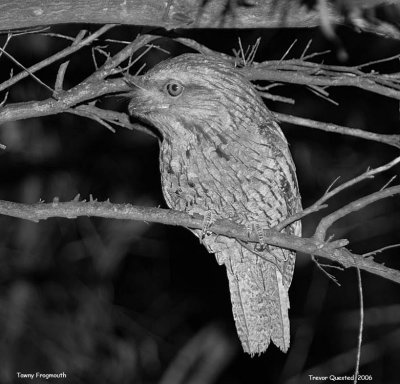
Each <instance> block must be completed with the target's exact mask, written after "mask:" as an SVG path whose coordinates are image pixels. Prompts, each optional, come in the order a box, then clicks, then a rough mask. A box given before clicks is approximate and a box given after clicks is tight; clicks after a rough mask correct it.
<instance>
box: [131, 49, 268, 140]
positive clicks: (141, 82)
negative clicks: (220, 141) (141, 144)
mask: <svg viewBox="0 0 400 384" xmlns="http://www.w3.org/2000/svg"><path fill="white" fill-rule="evenodd" d="M128 96H129V97H130V98H131V101H130V103H129V107H128V110H129V113H130V115H132V116H136V117H138V118H140V119H142V120H144V121H146V122H148V123H150V124H152V125H154V126H155V127H156V128H157V129H159V130H160V132H161V133H162V135H163V136H164V138H167V139H170V140H174V139H179V140H185V138H187V139H195V140H196V141H197V142H199V140H204V138H206V139H207V138H209V137H210V136H211V137H212V136H215V134H216V133H220V134H224V133H226V132H227V130H232V129H233V130H235V129H236V128H237V127H238V126H239V124H240V126H241V127H242V129H243V127H246V126H249V124H248V123H249V122H250V121H252V122H255V121H257V120H262V119H265V116H264V115H265V112H266V109H265V106H264V104H263V102H262V100H261V99H260V97H259V96H258V95H257V93H256V91H255V90H254V88H253V87H252V85H251V83H250V82H249V81H248V80H247V79H245V78H244V77H243V75H242V74H241V73H240V72H239V71H238V70H237V69H236V68H235V67H234V65H233V64H231V63H229V62H227V61H223V60H220V59H216V58H214V57H211V56H206V55H202V54H184V55H181V56H178V57H175V58H173V59H169V60H166V61H163V62H161V63H160V64H158V65H156V66H155V67H154V68H152V69H151V70H149V71H148V72H147V73H146V74H145V75H143V76H141V77H140V78H138V79H137V80H136V79H135V80H134V81H133V83H132V91H131V92H129V94H128ZM246 120H248V121H246ZM189 136H190V137H189Z"/></svg>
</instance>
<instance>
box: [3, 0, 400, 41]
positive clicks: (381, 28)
mask: <svg viewBox="0 0 400 384" xmlns="http://www.w3.org/2000/svg"><path fill="white" fill-rule="evenodd" d="M304 3H306V2H304V1H301V0H282V1H276V0H263V1H253V2H249V4H251V6H240V2H234V1H232V0H208V1H206V2H205V1H203V0H190V1H188V0H168V1H159V0H129V1H126V0H125V1H120V0H85V1H83V0H61V1H50V2H49V1H44V0H24V1H12V0H0V9H1V12H0V25H1V28H2V29H3V30H7V29H15V28H26V27H31V26H37V25H49V24H64V23H100V24H107V23H116V24H129V25H148V26H155V27H163V28H166V29H171V28H282V27H289V28H309V27H316V26H318V25H320V24H321V23H322V21H321V20H322V19H323V20H324V24H325V25H326V24H332V25H334V24H342V23H344V22H345V21H346V22H350V24H352V25H355V26H356V27H357V28H358V29H361V30H365V31H369V32H373V33H378V34H382V35H386V36H391V37H394V38H399V37H400V34H399V32H398V30H397V29H396V28H394V27H393V26H391V25H390V24H388V23H385V22H384V21H382V22H380V23H378V22H376V21H374V22H371V21H369V20H368V19H366V18H363V16H362V13H363V11H367V10H368V9H373V8H374V7H375V6H377V5H385V4H386V3H387V4H391V0H374V1H372V0H370V1H368V4H364V5H360V4H359V3H360V2H359V1H358V3H357V2H356V1H355V0H354V1H351V0H346V6H347V7H348V9H349V12H347V14H346V15H344V14H343V13H342V12H341V9H340V7H339V6H334V4H335V2H334V1H333V2H332V3H331V4H328V3H327V4H328V6H327V7H326V8H324V10H320V9H319V8H318V6H314V7H310V6H308V5H304ZM316 3H317V4H318V2H316ZM350 10H351V11H350ZM345 19H346V20H345Z"/></svg>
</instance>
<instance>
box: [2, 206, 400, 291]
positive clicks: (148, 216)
mask: <svg viewBox="0 0 400 384" xmlns="http://www.w3.org/2000/svg"><path fill="white" fill-rule="evenodd" d="M0 214H3V215H7V216H12V217H18V218H21V219H27V220H31V221H36V222H37V221H40V220H45V219H48V218H51V217H65V218H69V219H72V218H76V217H78V216H96V217H107V218H114V219H128V220H141V221H146V222H153V223H162V224H168V225H179V226H183V227H188V228H193V229H195V228H197V229H201V228H202V227H203V225H204V218H203V217H202V216H200V215H194V216H191V215H189V214H187V213H184V212H179V211H173V210H168V209H161V208H147V207H136V206H133V205H130V204H111V203H110V202H97V201H93V200H91V201H89V202H84V201H78V199H77V198H76V199H75V200H74V201H71V202H66V203H60V202H58V201H55V202H53V203H37V204H21V203H13V202H9V201H2V200H0ZM209 230H210V231H211V232H213V233H216V234H221V235H225V236H228V237H234V238H237V239H240V240H243V241H248V242H255V243H256V242H258V241H259V237H258V234H257V233H256V232H254V233H250V234H249V233H248V228H246V227H244V226H242V225H238V224H236V223H233V222H231V221H228V220H217V221H216V222H215V223H214V224H213V225H212V226H211V227H210V228H209ZM264 232H265V241H266V243H267V244H270V245H274V246H277V247H281V248H287V249H293V250H295V251H298V252H303V253H307V254H310V255H315V256H320V257H324V258H326V259H329V260H333V261H335V262H338V263H339V264H341V265H342V266H344V267H345V268H348V267H358V268H360V269H363V270H365V271H368V272H370V273H373V274H375V275H378V276H381V277H383V278H385V279H388V280H392V281H394V282H397V283H400V272H399V271H396V270H393V269H391V268H388V267H385V266H384V265H381V264H378V263H375V262H374V261H373V259H372V258H364V257H363V256H361V255H356V254H353V253H351V252H350V251H349V250H347V249H346V248H344V247H338V244H343V243H345V242H344V241H342V242H340V241H339V242H334V243H321V242H319V241H317V240H316V239H314V238H301V237H297V236H293V235H288V234H285V233H281V232H278V231H276V230H272V229H269V230H265V231H264Z"/></svg>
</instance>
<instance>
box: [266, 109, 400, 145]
mask: <svg viewBox="0 0 400 384" xmlns="http://www.w3.org/2000/svg"><path fill="white" fill-rule="evenodd" d="M273 115H274V117H275V118H276V119H277V120H278V121H281V122H283V123H289V124H294V125H301V126H303V127H308V128H314V129H320V130H322V131H326V132H334V133H340V134H342V135H349V136H354V137H359V138H362V139H366V140H371V141H377V142H380V143H384V144H388V145H391V146H393V147H396V148H400V135H387V134H379V133H374V132H367V131H363V130H361V129H357V128H350V127H345V126H342V125H337V124H332V123H325V122H322V121H317V120H311V119H306V118H304V117H299V116H293V115H287V114H283V113H278V112H273Z"/></svg>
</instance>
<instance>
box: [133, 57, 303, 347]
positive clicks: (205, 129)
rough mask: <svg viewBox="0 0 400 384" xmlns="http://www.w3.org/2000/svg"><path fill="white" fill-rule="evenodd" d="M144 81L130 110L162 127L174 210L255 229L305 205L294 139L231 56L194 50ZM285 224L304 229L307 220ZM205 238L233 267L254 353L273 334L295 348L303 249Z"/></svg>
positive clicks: (241, 325)
mask: <svg viewBox="0 0 400 384" xmlns="http://www.w3.org/2000/svg"><path fill="white" fill-rule="evenodd" d="M134 83H135V84H134V85H133V84H132V91H131V92H130V93H129V95H130V97H131V101H130V103H129V107H128V110H129V113H130V114H131V115H133V116H136V117H138V118H140V119H142V120H143V121H145V122H147V123H150V124H151V125H153V126H154V127H156V128H157V129H158V130H159V131H160V132H161V134H162V141H161V142H160V168H161V180H162V189H163V194H164V197H165V200H166V202H167V204H168V206H169V207H170V208H173V209H176V210H179V211H185V212H188V213H199V214H201V215H203V216H205V217H206V216H208V215H210V214H211V215H212V217H213V218H214V219H229V220H233V221H235V222H238V223H241V224H244V225H247V226H248V227H253V228H269V227H272V226H274V225H276V224H277V223H279V222H280V221H282V220H283V219H285V218H286V217H288V216H290V215H292V214H294V213H295V212H297V211H299V210H300V209H301V203H300V195H299V191H298V186H297V180H296V173H295V166H294V164H293V160H292V157H291V155H290V152H289V149H288V144H287V142H286V139H285V137H284V135H283V133H282V131H281V129H280V128H279V126H278V124H277V123H276V122H275V121H274V119H273V118H272V116H271V113H270V111H269V110H268V109H267V108H266V107H265V105H264V103H263V101H262V100H261V98H260V96H259V95H258V94H257V92H256V91H255V89H254V88H253V86H252V84H251V83H250V82H249V81H248V80H246V79H245V78H244V77H243V75H242V74H241V73H240V72H239V71H238V70H237V69H236V68H235V67H234V66H233V65H232V64H231V63H228V62H225V61H222V60H219V59H216V58H214V57H210V56H205V55H202V54H184V55H181V56H178V57H176V58H173V59H170V60H166V61H163V62H161V63H160V64H158V65H156V66H155V67H154V68H153V69H151V70H150V71H148V72H147V73H146V74H145V75H143V76H142V77H141V78H140V79H138V80H137V81H136V80H134ZM285 230H286V231H287V232H288V233H291V234H295V235H300V234H301V227H300V224H299V223H295V224H292V225H291V226H289V227H287V228H286V229H285ZM193 232H194V233H195V234H196V235H197V236H199V237H201V236H202V231H200V230H193ZM260 241H261V239H260ZM203 243H204V244H205V246H206V247H207V249H208V251H209V252H212V253H215V257H216V259H217V261H218V263H219V264H224V265H225V267H226V272H227V275H228V280H229V288H230V293H231V301H232V310H233V316H234V319H235V323H236V328H237V332H238V335H239V338H240V340H241V343H242V346H243V349H244V351H245V352H247V353H250V354H252V355H253V354H255V353H261V352H263V351H265V350H266V349H267V348H268V345H269V343H270V340H272V341H273V342H274V343H275V344H276V345H277V346H278V347H279V348H280V349H281V350H282V351H284V352H286V351H287V349H288V347H289V342H290V327H289V318H288V310H289V296H288V289H289V286H290V283H291V280H292V276H293V270H294V263H295V254H294V253H293V252H291V251H289V250H286V249H281V248H277V247H273V246H267V247H265V248H264V249H262V248H261V249H260V247H258V250H257V247H254V245H252V244H247V243H245V242H242V241H239V240H236V239H233V238H229V237H225V236H217V235H215V234H210V235H208V236H205V238H204V239H203Z"/></svg>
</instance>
